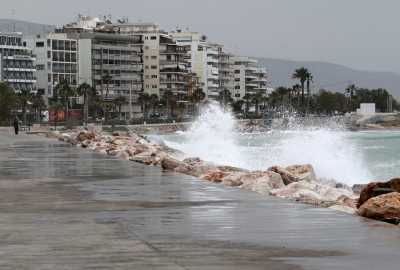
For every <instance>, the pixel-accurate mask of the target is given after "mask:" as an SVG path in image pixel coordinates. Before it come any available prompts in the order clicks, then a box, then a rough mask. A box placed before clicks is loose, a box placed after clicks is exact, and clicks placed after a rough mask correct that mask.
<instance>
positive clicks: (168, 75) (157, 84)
mask: <svg viewBox="0 0 400 270" xmlns="http://www.w3.org/2000/svg"><path fill="white" fill-rule="evenodd" d="M114 30H115V31H116V32H117V33H119V34H121V35H127V36H138V35H139V36H141V37H142V41H143V47H142V52H143V86H144V87H143V89H144V92H145V93H148V94H150V95H151V94H156V95H158V96H162V95H163V94H164V93H165V92H167V91H171V92H172V93H173V94H175V95H176V96H178V98H179V99H182V100H184V99H185V98H186V96H187V94H188V78H187V77H188V74H189V63H188V61H187V49H186V47H185V46H181V45H179V44H177V43H176V42H175V41H174V40H173V39H172V38H171V36H169V35H168V34H167V33H166V32H164V31H162V30H160V28H159V26H158V25H156V24H153V23H133V24H131V23H123V24H119V25H115V26H114Z"/></svg>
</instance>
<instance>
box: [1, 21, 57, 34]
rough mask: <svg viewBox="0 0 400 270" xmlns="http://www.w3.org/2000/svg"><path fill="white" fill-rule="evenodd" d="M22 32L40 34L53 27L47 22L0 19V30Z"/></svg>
mask: <svg viewBox="0 0 400 270" xmlns="http://www.w3.org/2000/svg"><path fill="white" fill-rule="evenodd" d="M14 29H15V31H16V32H22V33H24V35H26V36H30V35H35V34H42V33H46V32H49V31H52V30H53V29H54V26H51V25H47V24H39V23H31V22H25V21H19V20H12V19H0V32H13V31H14Z"/></svg>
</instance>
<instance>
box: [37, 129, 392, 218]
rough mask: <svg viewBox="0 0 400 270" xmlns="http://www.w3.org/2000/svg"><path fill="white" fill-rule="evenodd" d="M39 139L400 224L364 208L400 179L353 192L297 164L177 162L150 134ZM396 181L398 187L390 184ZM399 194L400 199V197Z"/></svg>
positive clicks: (75, 133) (78, 133)
mask: <svg viewBox="0 0 400 270" xmlns="http://www.w3.org/2000/svg"><path fill="white" fill-rule="evenodd" d="M34 134H37V135H45V136H46V137H48V138H53V139H57V140H59V141H63V142H66V143H69V144H72V145H75V146H77V147H82V148H85V149H88V150H91V151H95V152H98V153H101V154H104V155H110V156H114V157H117V158H119V159H123V160H126V161H132V162H137V163H142V164H145V165H149V166H154V167H158V168H160V170H167V171H174V172H177V173H181V174H186V175H190V176H193V177H195V178H198V179H201V180H204V181H208V182H211V183H213V184H222V185H224V186H226V187H230V188H239V189H244V190H248V191H253V192H256V193H259V194H262V195H265V196H274V197H278V198H282V199H288V200H290V201H295V202H299V203H303V204H308V205H313V206H316V207H321V208H329V209H331V210H335V211H340V212H344V213H347V214H351V215H360V216H364V217H367V218H371V219H376V220H381V221H385V222H388V223H393V224H396V225H397V224H399V223H400V216H399V218H398V219H397V218H394V219H393V218H387V219H386V218H381V216H376V215H375V216H374V215H373V214H371V212H368V210H370V209H365V207H364V205H367V204H368V203H369V202H370V201H371V200H374V199H376V198H377V199H380V195H382V194H386V193H390V192H396V191H397V192H400V179H392V180H391V181H389V182H387V183H378V184H377V185H374V186H372V188H371V185H372V184H376V183H370V184H368V185H354V186H353V187H349V186H347V185H345V184H342V183H339V182H336V181H324V180H322V179H319V178H318V177H317V175H315V172H314V168H313V167H312V165H310V164H300V165H298V164H297V165H291V166H287V167H281V166H273V167H270V168H266V169H264V170H258V171H250V170H246V169H243V168H237V167H232V166H226V165H223V164H215V163H212V162H208V161H205V160H201V159H200V158H197V157H191V158H186V159H183V160H180V159H177V158H176V157H177V156H178V155H181V154H182V153H181V152H180V151H178V150H176V149H172V148H170V147H168V146H166V145H164V144H163V143H157V142H153V141H150V140H149V139H147V137H146V135H141V134H138V133H134V132H132V131H129V132H127V131H115V132H112V133H107V132H99V131H96V130H95V129H93V130H82V129H77V130H70V131H66V132H64V133H61V132H59V131H50V132H42V133H34ZM393 181H394V183H395V184H391V182H393ZM381 184H382V185H381ZM381 187H384V188H385V189H386V192H383V193H382V191H381ZM376 188H378V189H379V190H380V191H379V192H380V193H379V192H378V193H379V194H377V191H376V190H375V189H376ZM392 188H393V189H394V190H392ZM397 188H398V189H397ZM389 195H390V194H389ZM395 195H397V194H395ZM398 195H399V197H400V193H398ZM360 201H362V203H360ZM399 201H400V198H399ZM384 206H385V205H384ZM399 207H400V205H399ZM397 220H398V221H399V222H397Z"/></svg>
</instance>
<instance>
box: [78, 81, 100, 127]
mask: <svg viewBox="0 0 400 270" xmlns="http://www.w3.org/2000/svg"><path fill="white" fill-rule="evenodd" d="M76 92H77V94H78V95H79V96H83V116H84V120H85V123H87V122H88V118H89V99H91V98H92V97H94V96H96V90H95V89H94V88H93V87H92V86H90V85H89V84H88V83H82V84H81V85H79V86H78V88H77V89H76Z"/></svg>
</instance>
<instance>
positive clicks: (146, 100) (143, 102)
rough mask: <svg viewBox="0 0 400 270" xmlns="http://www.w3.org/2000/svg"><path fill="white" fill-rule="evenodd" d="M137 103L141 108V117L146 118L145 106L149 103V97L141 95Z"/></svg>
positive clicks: (145, 94) (144, 94)
mask: <svg viewBox="0 0 400 270" xmlns="http://www.w3.org/2000/svg"><path fill="white" fill-rule="evenodd" d="M138 101H139V103H140V106H141V107H142V112H143V117H144V118H147V105H148V103H149V101H150V95H149V94H148V93H141V94H140V96H139V99H138Z"/></svg>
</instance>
